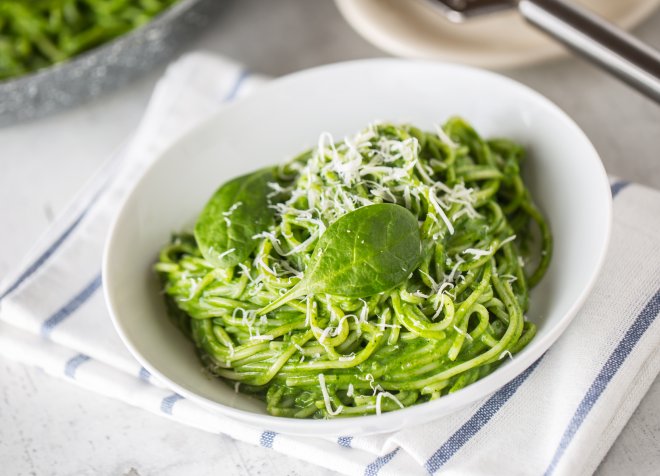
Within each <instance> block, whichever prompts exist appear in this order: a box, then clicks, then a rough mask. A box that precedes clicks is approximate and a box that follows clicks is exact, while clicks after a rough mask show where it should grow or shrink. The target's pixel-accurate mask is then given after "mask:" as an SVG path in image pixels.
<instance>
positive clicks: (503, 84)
mask: <svg viewBox="0 0 660 476" xmlns="http://www.w3.org/2000/svg"><path fill="white" fill-rule="evenodd" d="M455 114H459V115H461V116H463V117H464V118H466V119H467V120H469V121H470V122H471V123H472V124H473V125H474V126H475V127H476V129H477V131H479V132H481V133H482V134H483V135H485V136H493V135H497V136H504V137H509V138H512V139H514V140H516V141H518V142H520V143H522V144H523V145H524V146H525V147H527V149H528V151H529V154H530V157H529V160H528V162H527V168H528V170H527V176H528V179H529V185H530V187H531V189H532V191H533V194H534V196H535V198H536V200H537V202H538V204H539V205H540V207H541V208H542V209H543V210H544V211H545V213H546V214H547V217H548V219H549V221H550V224H551V226H552V229H553V233H554V237H555V256H554V259H553V262H552V265H551V267H550V269H549V272H548V274H547V276H546V277H545V279H544V280H543V282H542V284H541V285H540V286H539V287H538V288H537V289H535V290H534V292H533V295H532V301H531V302H532V306H531V309H530V312H529V314H528V317H529V318H530V319H531V320H533V321H534V322H535V323H537V324H538V335H537V336H536V338H535V339H534V340H533V341H532V342H531V343H530V344H529V345H528V346H527V347H526V348H525V349H524V351H523V352H521V353H520V354H518V355H517V356H516V357H515V358H514V359H513V360H511V361H509V362H507V363H506V364H504V365H502V366H501V367H500V368H499V369H498V370H496V371H495V372H494V373H493V374H491V375H489V376H488V377H486V378H484V379H482V380H480V381H478V382H476V383H474V384H472V385H470V386H468V387H466V388H465V389H463V390H461V391H459V392H456V393H454V394H451V395H448V396H446V397H442V398H440V399H438V400H434V401H432V402H428V403H424V404H421V405H417V406H413V407H410V408H406V409H404V410H398V411H395V412H392V413H386V414H383V415H380V416H375V415H373V416H364V417H356V418H343V419H336V420H328V421H321V420H296V419H290V418H280V417H273V416H269V415H267V414H266V412H265V407H264V405H263V404H262V403H260V402H255V401H254V400H252V399H250V398H248V397H245V396H243V395H239V394H236V393H234V391H233V389H231V388H230V387H229V386H227V385H225V384H223V383H221V382H219V381H216V380H214V379H209V378H208V377H207V376H206V375H204V374H203V373H202V372H201V366H200V363H199V361H198V359H197V356H196V354H195V351H194V349H193V345H192V344H191V343H190V342H189V341H187V340H186V339H185V338H184V336H183V335H182V334H181V333H179V331H178V330H177V329H176V328H175V327H174V326H173V325H172V324H170V322H169V321H168V319H167V317H166V314H165V308H164V306H163V303H162V296H161V295H160V293H159V289H158V283H157V279H156V276H155V274H154V272H153V271H152V267H153V264H154V262H155V260H156V258H157V255H158V251H159V249H160V248H161V247H162V246H163V245H164V244H165V243H166V242H167V241H168V239H169V236H170V234H171V233H172V232H173V231H178V230H181V229H182V228H185V227H187V226H190V225H191V224H192V223H193V222H194V220H195V217H196V216H197V214H198V213H199V211H200V210H201V208H202V207H203V205H204V203H205V202H206V200H207V199H208V198H209V196H210V195H211V194H212V193H213V191H214V190H215V189H216V188H217V187H218V185H219V184H220V183H222V182H224V181H226V180H228V179H230V178H232V177H234V176H236V175H238V174H242V173H245V172H247V171H250V170H254V169H256V168H259V167H263V166H265V165H268V164H274V163H277V162H281V161H284V160H286V159H287V158H290V157H292V156H294V155H296V154H297V153H298V152H300V151H302V150H303V149H305V148H307V147H309V146H311V145H313V144H315V143H316V140H317V138H318V135H319V133H320V132H322V131H329V132H331V133H332V134H333V135H334V136H335V137H338V138H341V137H343V136H344V135H345V134H349V133H352V132H355V131H357V130H359V129H361V128H362V127H364V126H365V125H366V124H368V123H370V122H372V121H374V120H376V119H382V120H392V121H409V122H411V123H413V124H416V125H418V126H421V127H423V128H426V129H430V128H432V125H433V124H434V123H436V122H442V121H444V120H445V119H446V118H447V117H449V116H451V115H455ZM610 209H611V198H610V192H609V186H608V182H607V177H606V175H605V172H604V170H603V167H602V165H601V162H600V160H599V157H598V155H597V153H596V151H595V150H594V148H593V147H592V145H591V144H590V142H589V140H588V139H587V138H586V137H585V135H584V134H583V133H582V131H581V130H580V129H579V128H578V127H577V125H576V124H575V123H574V122H573V121H572V120H571V119H570V118H569V117H567V116H566V115H565V114H564V113H563V112H562V111H560V110H559V109H558V108H557V107H556V106H554V105H553V104H552V103H550V102H549V101H548V100H547V99H545V98H544V97H542V96H541V95H539V94H538V93H536V92H534V91H532V90H530V89H529V88H527V87H526V86H523V85H521V84H519V83H516V82H514V81H512V80H510V79H507V78H505V77H502V76H499V75H496V74H493V73H489V72H485V71H481V70H476V69H472V68H468V67H464V66H456V65H448V64H438V63H426V62H413V61H406V60H368V61H358V62H352V63H343V64H336V65H330V66H324V67H321V68H316V69H312V70H308V71H304V72H301V73H297V74H294V75H291V76H288V77H286V78H283V79H280V80H277V81H274V82H273V83H271V84H270V85H268V86H266V87H265V88H264V89H262V90H260V91H258V92H257V93H255V94H254V95H252V96H250V97H248V98H246V99H245V100H242V101H241V102H239V103H237V104H234V105H231V106H229V107H227V108H226V109H224V110H222V111H221V112H219V113H218V114H217V115H216V116H215V117H214V118H213V119H211V120H210V121H208V122H207V123H205V124H204V125H202V126H201V127H199V128H197V129H196V130H194V131H193V132H192V133H190V134H188V135H187V136H186V137H184V138H183V139H182V140H181V141H180V142H178V143H177V144H176V145H175V146H174V147H172V148H171V149H170V150H169V151H167V152H166V153H165V154H163V156H162V157H161V158H160V159H159V160H158V161H157V162H156V163H155V164H154V165H153V166H152V167H151V168H150V169H149V170H148V171H147V172H146V173H145V175H144V176H143V177H142V179H141V180H140V181H139V182H138V184H137V185H136V186H135V188H134V190H133V191H132V193H131V194H130V196H129V197H128V198H127V199H126V201H125V202H124V204H123V206H122V208H121V211H120V212H119V214H118V216H117V218H116V221H115V223H114V226H113V228H112V231H111V234H110V237H109V240H108V243H107V247H106V252H105V257H104V263H103V282H104V285H105V293H106V298H107V302H108V304H109V307H110V312H111V314H112V316H113V319H114V322H115V325H116V327H117V330H118V331H119V334H120V335H121V337H122V338H123V340H124V342H125V343H126V345H127V346H128V348H129V349H130V350H131V352H132V353H133V354H134V355H135V357H136V358H137V359H138V360H139V361H140V363H142V365H144V367H146V368H147V369H148V370H149V371H150V372H151V373H152V374H154V375H156V376H158V378H159V379H160V380H161V381H163V382H165V383H166V384H168V385H169V386H170V387H171V388H172V389H174V390H175V391H177V392H178V393H180V394H181V395H183V396H185V397H188V398H190V399H191V400H194V401H196V402H199V403H200V404H202V405H204V406H206V407H208V408H210V409H212V410H214V411H218V412H220V413H223V414H225V415H228V416H231V417H234V418H236V419H239V420H242V421H244V422H246V423H249V424H252V425H256V426H259V427H261V428H268V429H270V430H273V431H277V432H285V433H294V434H308V435H323V434H325V435H337V434H352V435H354V434H360V433H363V434H365V433H376V432H384V431H391V430H396V429H398V428H402V427H404V426H408V425H413V424H419V423H421V422H426V421H429V420H430V419H432V418H437V417H440V416H442V415H445V414H447V413H449V412H452V411H454V410H456V409H458V408H460V407H463V406H465V405H466V404H468V403H470V402H473V401H475V400H477V399H479V398H483V397H485V396H486V395H488V394H490V393H491V392H493V391H495V390H497V389H498V388H499V387H501V386H502V385H504V384H505V383H506V382H508V381H510V380H511V379H513V378H514V377H515V376H516V375H518V374H520V373H521V372H522V371H523V370H524V369H526V368H527V367H528V366H529V365H530V364H532V363H533V362H534V361H535V360H536V359H538V358H539V357H540V356H541V354H543V352H545V351H546V350H547V349H548V348H549V347H550V345H551V344H552V343H553V342H554V341H555V340H556V339H557V337H559V335H560V334H561V332H562V331H563V330H564V329H565V328H566V326H567V325H568V324H569V322H570V321H571V319H572V318H573V315H574V314H575V312H576V311H577V309H578V308H579V306H580V305H581V303H582V302H583V301H584V299H585V298H586V296H587V293H588V291H589V289H590V288H591V286H592V285H593V283H594V280H595V278H596V275H597V273H598V270H599V268H600V266H601V263H602V260H603V257H604V255H605V249H606V245H607V241H608V236H609V228H610Z"/></svg>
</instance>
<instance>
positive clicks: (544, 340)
mask: <svg viewBox="0 0 660 476" xmlns="http://www.w3.org/2000/svg"><path fill="white" fill-rule="evenodd" d="M390 64H397V65H400V66H402V65H408V64H413V65H421V66H426V67H437V68H444V69H446V70H453V71H459V72H463V73H467V74H471V75H478V76H479V75H480V76H482V77H484V78H486V79H489V80H494V81H499V82H500V83H502V84H506V85H507V86H508V87H512V88H516V89H518V90H519V91H520V93H521V94H523V95H525V96H527V98H528V99H529V100H531V101H536V102H537V103H538V104H539V105H540V106H542V107H543V108H547V110H548V111H549V113H551V114H555V115H557V116H558V118H559V119H561V120H562V121H563V122H565V123H566V125H567V126H568V127H570V128H572V129H573V130H574V132H575V133H576V134H577V136H576V137H578V138H579V140H580V141H582V142H583V143H584V145H585V146H586V147H587V148H588V149H589V151H590V154H588V157H587V158H588V159H589V160H592V161H594V164H593V165H594V171H598V176H597V177H595V176H594V177H592V179H593V180H594V181H598V182H599V184H600V186H601V187H600V188H601V189H602V195H603V196H602V197H600V202H601V204H602V206H603V207H605V208H606V210H605V212H606V213H604V215H603V216H604V223H602V225H604V231H605V233H604V235H603V240H602V241H601V243H600V246H601V248H600V250H599V255H598V259H597V261H596V265H595V266H594V267H593V269H592V271H591V274H590V276H589V279H588V281H587V283H586V285H585V286H584V288H583V289H582V290H581V291H580V293H579V295H578V297H577V298H576V299H575V301H574V302H573V303H572V305H571V306H570V307H569V309H568V311H567V312H566V313H565V314H564V315H563V316H562V317H561V319H560V320H559V322H558V324H556V325H555V326H554V327H552V328H550V329H549V331H548V332H547V333H546V334H545V335H543V336H538V335H537V336H536V337H535V339H533V341H532V342H533V343H534V349H539V350H536V351H535V354H536V355H535V356H534V358H531V357H528V358H526V359H521V358H514V359H512V360H511V361H509V362H507V364H506V365H503V366H500V367H498V368H497V369H496V370H495V371H493V372H492V373H490V374H489V375H487V376H485V377H483V378H482V379H479V380H477V381H476V382H474V383H472V384H471V385H469V386H467V387H465V388H464V389H461V390H460V391H457V392H455V393H452V394H449V395H446V396H443V397H442V398H440V399H437V400H432V401H429V402H424V403H421V404H418V405H412V406H410V407H406V408H403V409H399V410H396V411H392V412H385V413H382V414H380V415H362V416H355V417H350V418H337V419H326V420H314V419H296V418H290V417H279V416H273V415H269V414H257V413H253V412H250V411H246V410H241V409H238V408H234V407H230V406H228V405H225V404H223V403H220V402H217V401H213V400H210V399H208V398H205V397H202V396H200V395H198V394H196V393H195V392H193V391H190V390H187V389H186V388H184V387H183V386H182V385H180V384H178V383H177V382H174V381H172V380H171V379H169V378H168V377H166V376H165V375H163V374H162V373H161V372H160V371H159V370H158V369H157V368H156V367H154V365H152V364H151V363H150V362H149V361H148V360H147V359H145V358H144V357H143V356H142V355H141V353H140V351H139V350H138V349H137V347H136V345H134V344H133V342H132V340H131V338H130V337H129V336H128V335H127V333H126V331H125V329H124V326H123V324H122V319H121V318H120V316H119V315H118V313H117V312H116V309H115V304H114V298H113V293H112V290H111V289H110V288H111V285H112V280H111V279H109V278H110V276H109V271H108V269H109V267H110V262H111V261H112V258H113V255H114V242H115V241H116V240H115V235H116V233H117V230H118V228H119V227H120V223H121V222H122V220H123V218H124V216H125V215H126V214H127V213H128V211H127V210H128V208H127V205H128V204H129V203H131V202H132V201H133V197H134V196H135V195H136V194H137V193H138V191H139V189H140V188H141V186H142V184H143V182H144V181H145V180H146V179H147V177H149V176H150V175H151V172H152V170H153V169H154V168H155V167H157V166H158V164H159V163H160V162H161V159H162V158H163V157H166V156H168V154H169V153H170V151H171V150H173V149H175V148H177V147H179V146H180V144H182V143H184V142H186V141H187V140H188V138H189V137H190V136H193V135H194V134H195V133H197V132H198V131H199V130H200V129H203V128H204V127H207V126H208V124H210V123H213V122H214V121H215V120H217V118H218V117H219V116H225V115H231V114H232V111H233V110H234V109H236V108H240V107H242V104H243V102H244V101H246V100H250V101H258V100H259V96H260V95H267V94H270V91H271V89H275V88H279V87H286V84H287V83H288V82H292V81H295V80H298V79H299V78H301V77H304V76H306V75H313V74H318V73H320V72H324V71H331V70H336V69H341V68H356V67H357V68H359V67H360V66H367V65H369V66H370V67H373V68H377V67H380V66H381V65H390ZM282 85H284V86H282ZM585 160H586V159H585ZM611 227H612V196H611V192H610V185H609V179H608V177H607V174H606V172H605V168H604V166H603V163H602V161H601V159H600V155H599V154H598V152H597V150H596V149H595V147H594V146H593V144H592V143H591V141H590V140H589V138H588V137H587V135H586V134H585V133H584V131H582V129H581V128H580V127H579V126H578V125H577V123H576V122H575V121H574V120H573V119H572V118H571V117H570V116H569V115H568V114H566V113H565V112H564V111H563V110H562V109H561V108H559V107H558V106H557V105H556V104H554V103H553V102H552V101H550V100H549V99H548V98H546V97H545V96H543V95H542V94H541V93H539V92H537V91H535V90H533V89H532V88H530V87H529V86H526V85H524V84H522V83H520V82H518V81H516V80H513V79H511V78H509V77H506V76H504V75H502V74H498V73H494V72H492V71H488V70H484V69H481V68H477V67H473V66H466V65H462V64H456V63H450V62H442V61H429V60H414V59H399V58H375V59H362V60H352V61H345V62H338V63H331V64H326V65H322V66H318V67H314V68H310V69H305V70H301V71H297V72H294V73H292V74H289V75H286V76H282V77H280V78H277V79H274V80H271V81H270V82H269V83H267V84H266V85H264V86H262V87H260V88H259V89H258V90H257V91H255V92H253V93H252V94H250V96H249V97H247V98H245V100H238V101H236V102H234V103H231V104H228V105H226V106H224V107H223V108H222V109H220V110H219V111H217V112H216V113H214V114H212V115H211V116H210V117H209V118H207V119H205V120H204V121H203V122H202V123H200V124H199V125H197V126H195V127H193V128H192V129H191V130H190V131H187V132H186V133H185V134H183V135H182V136H181V137H179V138H178V139H176V140H175V142H174V143H173V144H172V145H171V146H170V147H168V148H167V149H166V150H165V151H163V152H162V153H160V154H159V155H158V156H157V157H156V158H155V159H154V160H153V161H152V162H151V163H150V164H149V165H148V166H147V167H145V168H144V169H143V170H142V172H141V175H140V177H139V179H138V180H136V181H135V182H134V183H133V184H132V186H131V189H130V192H129V193H127V194H126V195H125V196H124V198H123V200H122V203H121V205H120V207H119V209H118V211H117V213H116V215H115V216H114V218H113V220H112V224H111V227H110V230H109V232H108V235H107V239H106V243H105V246H104V250H103V263H102V283H103V293H104V297H105V302H106V306H107V308H108V311H109V313H110V316H111V319H112V322H113V324H114V327H115V329H116V331H117V332H118V334H119V336H120V338H121V340H122V342H123V343H124V345H125V346H126V347H127V348H128V349H129V351H130V352H131V354H132V355H133V357H134V358H136V359H137V360H138V362H139V363H140V364H141V365H142V366H144V367H145V368H146V369H147V370H148V371H149V372H150V373H151V374H152V375H155V376H156V377H157V378H158V379H159V380H161V381H162V382H164V383H165V384H167V386H168V387H169V388H171V389H172V390H174V391H176V392H177V393H178V394H180V395H182V396H183V397H185V398H187V399H190V400H191V401H194V402H196V403H198V404H200V405H201V406H203V407H205V408H208V409H210V410H212V411H214V412H218V413H221V414H223V415H224V416H227V417H230V418H232V419H234V420H240V421H242V422H244V423H247V424H249V425H252V426H254V427H257V428H261V429H263V428H268V429H272V430H276V431H279V432H282V433H286V434H291V435H311V436H314V435H316V436H320V435H326V436H327V435H341V434H356V433H355V432H352V430H351V428H353V427H357V426H358V422H359V424H360V425H361V426H362V427H364V426H368V425H369V424H370V423H371V424H372V427H373V428H374V429H373V430H368V431H367V432H364V431H358V432H357V434H362V435H364V434H372V433H381V432H385V431H393V430H397V429H401V428H403V427H404V426H406V422H407V421H411V420H415V419H418V418H419V417H420V416H422V415H423V416H426V417H427V421H431V420H433V419H435V418H440V417H442V416H444V415H447V414H451V413H452V412H454V411H456V410H457V409H460V408H464V407H466V406H467V405H468V404H470V403H474V402H476V401H478V400H481V399H484V398H487V397H488V396H490V395H492V394H493V393H495V392H496V391H497V390H499V389H501V388H502V387H504V386H505V385H507V384H508V383H510V382H511V381H512V380H514V379H515V378H516V377H518V376H519V375H520V374H522V373H523V372H525V370H526V369H527V368H530V367H532V366H533V365H535V363H536V362H539V361H540V359H541V358H542V356H543V355H544V354H545V353H546V352H547V350H548V349H549V348H550V347H551V346H552V344H554V343H555V341H556V340H557V339H558V338H559V337H560V336H561V334H562V333H563V332H564V330H565V329H566V328H567V327H568V325H569V324H570V323H571V322H572V321H573V319H574V317H575V315H576V313H577V311H578V310H579V309H580V307H582V305H583V304H584V302H585V301H586V299H587V297H588V296H589V293H590V292H591V290H592V289H593V287H594V285H595V283H596V279H597V278H598V276H599V272H600V270H601V268H602V266H603V263H604V261H605V258H606V253H607V249H608V245H609V241H610V235H611ZM466 391H467V393H466ZM469 394H473V395H472V396H469ZM475 394H476V395H475ZM438 406H444V407H448V408H451V410H449V411H445V412H444V413H443V412H439V413H438V415H437V416H436V417H433V416H432V415H433V408H434V407H438ZM376 427H379V428H382V427H387V428H388V429H387V430H383V429H379V428H376Z"/></svg>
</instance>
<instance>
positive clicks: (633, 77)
mask: <svg viewBox="0 0 660 476" xmlns="http://www.w3.org/2000/svg"><path fill="white" fill-rule="evenodd" d="M518 8H519V10H520V12H521V13H522V15H523V16H524V17H525V19H526V20H527V21H529V22H530V23H532V24H534V25H536V26H537V27H539V28H540V29H541V30H543V31H545V32H546V33H548V34H550V35H551V36H553V37H554V38H556V39H557V40H559V41H560V42H562V43H564V44H565V45H566V46H568V47H569V48H571V49H573V50H575V51H577V52H578V53H580V54H582V55H584V56H586V57H587V58H588V59H589V60H591V61H593V62H594V63H596V64H598V65H600V66H601V67H603V68H605V69H606V70H608V71H610V72H611V73H613V74H614V75H616V76H618V77H619V78H620V79H622V80H623V81H625V82H627V83H628V84H630V85H631V86H633V87H634V88H636V89H638V90H639V91H640V92H642V93H644V94H646V95H647V96H648V97H650V98H651V99H653V100H655V101H656V102H658V103H660V52H659V51H658V50H656V49H654V48H652V47H650V46H649V45H647V44H645V43H643V42H641V41H640V40H638V39H637V38H635V37H634V36H632V35H630V34H628V33H626V32H624V31H622V30H619V29H617V28H616V27H614V26H613V25H611V24H610V23H608V22H607V21H605V20H603V19H602V18H600V17H599V16H597V15H595V14H594V13H591V12H590V11H588V10H586V9H584V8H582V7H579V6H576V5H574V4H569V3H567V2H565V1H563V0H519V2H518Z"/></svg>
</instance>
